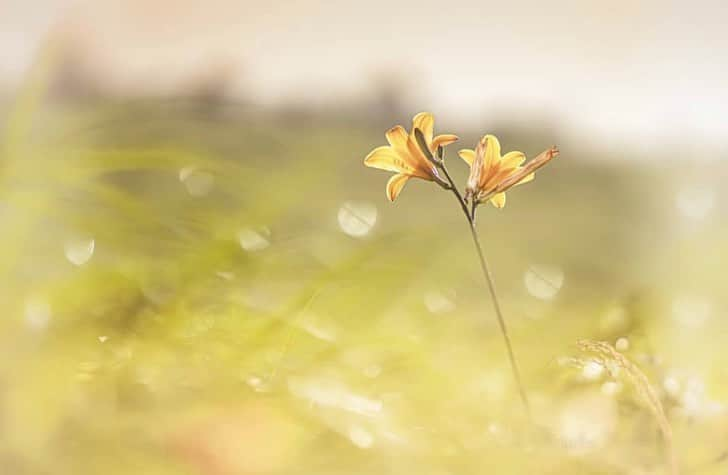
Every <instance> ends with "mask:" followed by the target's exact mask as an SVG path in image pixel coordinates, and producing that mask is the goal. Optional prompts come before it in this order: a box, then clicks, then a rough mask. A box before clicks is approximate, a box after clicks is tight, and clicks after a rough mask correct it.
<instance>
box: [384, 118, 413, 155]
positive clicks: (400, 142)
mask: <svg viewBox="0 0 728 475" xmlns="http://www.w3.org/2000/svg"><path fill="white" fill-rule="evenodd" d="M384 136H385V137H387V142H389V145H391V146H392V148H393V149H394V150H396V151H397V153H399V154H400V155H403V156H404V155H407V154H408V153H409V152H408V151H407V137H408V135H407V131H406V130H404V127H402V126H401V125H395V126H394V127H392V128H391V129H389V130H388V131H387V132H385V134H384Z"/></svg>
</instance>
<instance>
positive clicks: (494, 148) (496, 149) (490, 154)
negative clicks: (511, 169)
mask: <svg viewBox="0 0 728 475" xmlns="http://www.w3.org/2000/svg"><path fill="white" fill-rule="evenodd" d="M500 153H501V146H500V142H499V141H498V138H497V137H496V136H495V135H486V136H485V156H484V157H483V162H484V163H485V166H486V168H490V167H492V166H493V165H495V164H496V163H498V161H500V158H501V154H500Z"/></svg>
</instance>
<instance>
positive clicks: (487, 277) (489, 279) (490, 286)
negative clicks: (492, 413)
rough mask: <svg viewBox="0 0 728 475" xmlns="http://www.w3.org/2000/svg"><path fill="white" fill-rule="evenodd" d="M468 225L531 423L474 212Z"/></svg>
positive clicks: (514, 356) (526, 401)
mask: <svg viewBox="0 0 728 475" xmlns="http://www.w3.org/2000/svg"><path fill="white" fill-rule="evenodd" d="M473 211H474V210H473ZM468 224H469V225H470V235H471V236H472V237H473V243H474V244H475V249H476V250H477V251H478V257H479V258H480V268H481V269H482V270H483V276H484V277H485V281H486V283H487V284H488V290H489V291H490V296H491V299H492V301H493V308H494V309H495V314H496V317H497V318H498V326H499V327H500V331H501V335H503V341H504V342H505V344H506V349H507V350H508V360H509V361H510V363H511V370H512V371H513V378H514V379H515V380H516V386H518V393H519V395H520V396H521V402H522V403H523V409H524V410H525V411H526V416H527V417H528V420H529V421H532V420H533V418H532V416H531V405H530V404H529V402H528V396H527V395H526V389H525V388H524V386H523V381H522V380H521V372H520V371H519V369H518V362H517V361H516V355H515V353H514V352H513V345H512V344H511V337H510V336H509V335H508V327H506V321H505V318H503V312H502V311H501V307H500V302H499V301H498V294H497V293H496V290H495V282H494V281H493V275H492V274H491V272H490V267H489V266H488V261H487V259H486V258H485V253H484V252H483V247H482V246H481V244H480V238H479V237H478V232H477V230H476V228H475V212H473V216H472V219H469V220H468Z"/></svg>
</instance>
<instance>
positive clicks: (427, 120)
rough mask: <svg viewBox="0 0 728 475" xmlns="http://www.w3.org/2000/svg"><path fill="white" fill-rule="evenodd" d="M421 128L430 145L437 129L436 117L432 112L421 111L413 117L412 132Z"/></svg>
mask: <svg viewBox="0 0 728 475" xmlns="http://www.w3.org/2000/svg"><path fill="white" fill-rule="evenodd" d="M415 129H420V130H421V131H422V135H424V136H425V140H426V141H427V143H428V145H429V144H431V143H432V135H433V133H434V131H435V118H434V117H433V116H432V114H431V113H430V112H420V113H419V114H417V115H416V116H414V117H413V118H412V133H413V134H414V130H415Z"/></svg>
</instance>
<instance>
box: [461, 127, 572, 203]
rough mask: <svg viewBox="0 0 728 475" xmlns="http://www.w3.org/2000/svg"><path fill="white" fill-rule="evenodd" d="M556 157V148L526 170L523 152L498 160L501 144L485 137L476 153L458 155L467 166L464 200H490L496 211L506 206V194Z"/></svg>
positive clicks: (532, 161)
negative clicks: (467, 175) (468, 168)
mask: <svg viewBox="0 0 728 475" xmlns="http://www.w3.org/2000/svg"><path fill="white" fill-rule="evenodd" d="M558 154H559V150H558V149H557V148H556V147H552V148H550V149H548V150H545V151H544V152H542V153H540V154H539V155H538V156H537V157H536V158H534V159H533V160H531V161H530V162H529V163H528V164H526V165H525V166H522V165H523V162H524V161H525V160H526V156H525V155H524V154H523V153H522V152H508V153H506V154H505V155H503V156H501V146H500V142H498V139H497V138H496V137H495V136H494V135H486V136H484V137H483V138H482V139H480V142H478V145H477V146H476V148H475V150H470V149H464V150H460V151H459V152H458V155H460V158H462V159H463V160H465V161H466V162H467V163H468V165H470V176H469V177H468V183H467V186H466V188H465V199H466V200H467V199H469V198H472V199H473V200H474V201H475V202H476V203H481V202H483V201H486V200H489V201H490V202H491V203H492V204H493V206H495V207H496V208H503V207H504V206H505V204H506V193H505V192H506V191H507V190H508V189H509V188H511V187H513V186H516V185H520V184H523V183H528V182H529V181H531V180H533V178H534V172H535V171H536V170H537V169H539V168H541V167H542V166H544V165H546V164H547V163H548V162H549V161H551V159H553V158H554V157H556V156H557V155H558Z"/></svg>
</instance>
